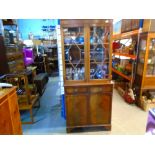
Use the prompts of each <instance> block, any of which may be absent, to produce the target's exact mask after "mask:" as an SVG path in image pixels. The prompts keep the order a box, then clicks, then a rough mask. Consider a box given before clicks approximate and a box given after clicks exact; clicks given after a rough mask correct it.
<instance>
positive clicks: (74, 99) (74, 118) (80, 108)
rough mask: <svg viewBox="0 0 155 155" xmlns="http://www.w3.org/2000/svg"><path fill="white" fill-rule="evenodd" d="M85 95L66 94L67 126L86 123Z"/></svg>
mask: <svg viewBox="0 0 155 155" xmlns="http://www.w3.org/2000/svg"><path fill="white" fill-rule="evenodd" d="M87 101H88V99H87V95H85V94H78V95H67V96H66V116H67V126H69V127H74V126H83V125H87V124H88V123H87V105H88V104H87Z"/></svg>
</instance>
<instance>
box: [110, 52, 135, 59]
mask: <svg viewBox="0 0 155 155" xmlns="http://www.w3.org/2000/svg"><path fill="white" fill-rule="evenodd" d="M112 55H116V56H124V57H127V58H131V59H133V60H135V59H136V55H132V54H125V53H118V52H117V53H112Z"/></svg>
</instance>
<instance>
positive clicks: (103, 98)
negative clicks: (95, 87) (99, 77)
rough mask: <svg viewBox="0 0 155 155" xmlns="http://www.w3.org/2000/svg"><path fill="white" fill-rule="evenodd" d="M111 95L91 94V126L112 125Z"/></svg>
mask: <svg viewBox="0 0 155 155" xmlns="http://www.w3.org/2000/svg"><path fill="white" fill-rule="evenodd" d="M111 98H112V96H111V94H110V93H105V94H91V95H90V103H89V121H90V124H91V125H102V124H104V123H107V124H108V123H111Z"/></svg>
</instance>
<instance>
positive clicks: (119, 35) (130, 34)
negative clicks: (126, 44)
mask: <svg viewBox="0 0 155 155" xmlns="http://www.w3.org/2000/svg"><path fill="white" fill-rule="evenodd" d="M139 32H140V31H139V30H134V31H130V32H126V33H121V34H115V35H113V39H114V40H117V39H124V38H128V37H131V36H133V35H137V34H138V33H139Z"/></svg>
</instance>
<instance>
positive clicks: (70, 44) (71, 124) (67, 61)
mask: <svg viewBox="0 0 155 155" xmlns="http://www.w3.org/2000/svg"><path fill="white" fill-rule="evenodd" d="M111 32H112V20H61V36H62V59H63V79H64V88H65V104H66V122H67V125H66V126H67V132H71V131H73V130H74V129H76V128H81V127H82V128H85V127H89V128H93V127H96V126H101V127H104V128H106V129H108V130H110V129H111V109H112V92H113V83H112V82H111Z"/></svg>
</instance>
